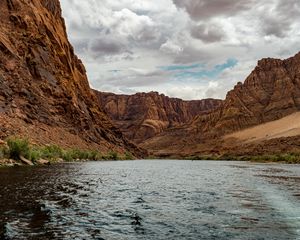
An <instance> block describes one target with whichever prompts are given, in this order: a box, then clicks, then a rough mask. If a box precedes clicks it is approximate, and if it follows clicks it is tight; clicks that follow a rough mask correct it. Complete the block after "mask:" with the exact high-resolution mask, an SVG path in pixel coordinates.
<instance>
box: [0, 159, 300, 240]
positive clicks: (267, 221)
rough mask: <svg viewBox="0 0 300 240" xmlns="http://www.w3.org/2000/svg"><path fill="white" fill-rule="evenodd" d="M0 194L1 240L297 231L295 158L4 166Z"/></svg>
mask: <svg viewBox="0 0 300 240" xmlns="http://www.w3.org/2000/svg"><path fill="white" fill-rule="evenodd" d="M0 200H1V201H0V239H38V240H43V239H72V240H73V239H105V240H106V239H108V240H110V239H112V240H114V239H116V240H122V239H145V240H146V239H147V240H152V239H153V240H160V239H164V240H165V239H170V240H177V239H178V240H179V239H180V240H185V239H200V240H202V239H204V240H210V239H221V240H223V239H224V240H227V239H228V240H235V239H236V240H240V239H245V240H263V239H266V240H270V239H278V240H283V239H284V240H289V239H291V240H295V239H296V240H297V239H298V240H299V239H300V165H284V164H282V165H281V164H254V163H248V162H225V161H218V162H215V161H180V160H140V161H112V162H86V163H68V164H59V165H52V166H47V167H18V168H2V169H0Z"/></svg>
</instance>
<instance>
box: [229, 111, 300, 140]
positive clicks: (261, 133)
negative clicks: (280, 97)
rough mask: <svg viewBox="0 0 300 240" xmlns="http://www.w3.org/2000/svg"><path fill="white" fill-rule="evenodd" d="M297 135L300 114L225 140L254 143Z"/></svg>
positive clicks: (250, 129) (299, 126)
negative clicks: (233, 139) (231, 139)
mask: <svg viewBox="0 0 300 240" xmlns="http://www.w3.org/2000/svg"><path fill="white" fill-rule="evenodd" d="M297 135H300V112H296V113H293V114H291V115H289V116H287V117H284V118H281V119H279V120H276V121H272V122H268V123H265V124H261V125H258V126H255V127H252V128H248V129H245V130H242V131H238V132H235V133H232V134H228V135H226V136H225V137H224V138H225V139H229V138H235V139H238V140H242V141H245V142H254V141H264V140H268V139H273V138H279V137H292V136H297Z"/></svg>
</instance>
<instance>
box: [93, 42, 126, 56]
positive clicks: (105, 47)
mask: <svg viewBox="0 0 300 240" xmlns="http://www.w3.org/2000/svg"><path fill="white" fill-rule="evenodd" d="M90 50H91V51H92V54H93V55H96V56H97V55H98V56H99V55H100V56H101V55H115V54H119V53H122V52H125V51H126V47H125V46H124V45H123V44H122V43H120V42H118V41H115V40H112V39H103V38H99V39H95V40H93V41H92V42H91V47H90Z"/></svg>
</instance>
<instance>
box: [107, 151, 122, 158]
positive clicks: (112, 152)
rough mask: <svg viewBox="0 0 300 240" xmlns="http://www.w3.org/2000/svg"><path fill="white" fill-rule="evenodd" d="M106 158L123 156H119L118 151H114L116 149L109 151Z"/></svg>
mask: <svg viewBox="0 0 300 240" xmlns="http://www.w3.org/2000/svg"><path fill="white" fill-rule="evenodd" d="M104 159H107V160H121V158H119V155H118V153H117V152H114V151H111V152H109V153H108V155H107V156H104Z"/></svg>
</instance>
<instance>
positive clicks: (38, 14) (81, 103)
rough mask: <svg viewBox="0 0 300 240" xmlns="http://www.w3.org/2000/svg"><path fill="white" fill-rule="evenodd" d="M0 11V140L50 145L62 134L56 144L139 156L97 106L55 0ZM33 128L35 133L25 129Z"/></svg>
mask: <svg viewBox="0 0 300 240" xmlns="http://www.w3.org/2000/svg"><path fill="white" fill-rule="evenodd" d="M0 11H1V22H0V56H1V58H0V121H2V123H3V124H2V127H1V131H0V137H1V138H5V137H7V136H9V135H12V134H15V135H26V136H27V137H29V138H31V139H32V140H33V141H36V142H37V143H40V142H42V140H41V139H42V137H41V136H44V137H48V138H49V142H50V140H51V139H53V141H54V142H55V141H56V140H55V139H59V136H53V134H54V132H57V134H59V131H61V133H65V136H69V137H66V138H65V139H61V140H60V144H61V145H65V146H69V145H70V144H69V142H73V143H74V144H75V145H77V146H70V147H85V148H97V149H99V148H100V149H102V150H104V151H105V150H109V149H116V150H117V151H133V152H138V149H137V148H136V147H135V146H134V145H133V144H131V143H129V142H128V141H127V140H126V139H125V138H123V136H122V134H121V132H120V131H119V130H118V129H116V128H115V127H114V126H113V124H112V123H111V122H110V120H109V119H108V118H107V116H106V114H105V113H104V112H103V111H102V110H101V108H100V107H99V106H98V105H97V100H96V97H95V95H94V94H93V93H92V91H91V90H90V87H89V83H88V80H87V76H86V71H85V68H84V66H83V64H82V62H81V61H80V59H78V57H77V56H76V55H75V54H74V50H73V47H72V46H71V44H70V43H69V41H68V37H67V34H66V29H65V23H64V19H63V18H62V16H61V8H60V3H59V1H58V0H2V1H0ZM10 122H14V123H15V124H14V125H11V124H9V123H10ZM32 126H34V128H33V129H34V130H35V132H36V134H35V135H32V134H31V132H28V131H26V129H28V128H31V127H32ZM41 126H43V129H41ZM53 129H56V131H54V130H53ZM59 129H60V130H59ZM73 138H74V139H75V138H76V139H77V141H73V140H74V139H73ZM74 144H73V145H74Z"/></svg>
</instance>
